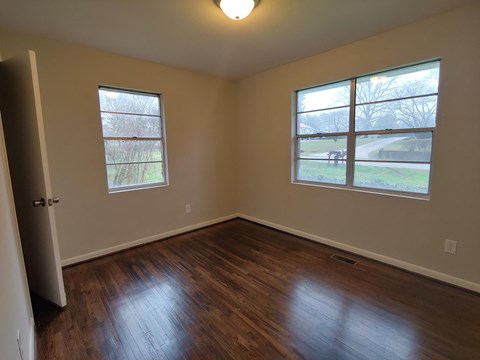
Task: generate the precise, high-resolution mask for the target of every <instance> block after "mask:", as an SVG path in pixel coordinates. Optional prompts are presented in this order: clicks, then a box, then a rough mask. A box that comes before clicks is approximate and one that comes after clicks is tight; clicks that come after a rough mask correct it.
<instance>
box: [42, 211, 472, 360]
mask: <svg viewBox="0 0 480 360" xmlns="http://www.w3.org/2000/svg"><path fill="white" fill-rule="evenodd" d="M333 253H337V254H340V255H343V256H347V257H350V258H353V259H355V260H357V261H358V263H357V265H347V264H344V263H342V262H339V261H337V260H333V259H331V258H330V256H331V255H332V254H333ZM64 277H65V285H66V292H67V300H68V307H67V308H66V310H64V311H60V312H57V313H55V314H53V316H52V314H50V316H49V317H46V318H47V319H48V320H47V321H45V322H44V323H41V324H40V326H39V328H38V329H37V355H38V359H46V360H55V359H62V360H63V359H68V360H70V359H82V360H83V359H112V360H121V359H138V360H143V359H242V360H243V359H369V360H371V359H389V360H393V359H472V360H473V359H480V295H478V294H474V293H471V292H468V291H464V290H461V289H458V288H454V287H451V286H447V285H445V284H441V283H438V282H435V281H432V280H429V279H426V278H423V277H419V276H416V275H413V274H410V273H407V272H404V271H401V270H398V269H395V268H392V267H389V266H386V265H382V264H379V263H377V262H374V261H370V260H367V259H364V258H361V257H357V256H354V255H351V254H346V253H344V252H342V251H337V250H335V249H332V248H329V247H326V246H323V245H320V244H316V243H313V242H309V241H307V240H303V239H300V238H298V237H295V236H291V235H288V234H285V233H282V232H278V231H276V230H272V229H269V228H266V227H263V226H260V225H256V224H253V223H250V222H247V221H244V220H240V219H236V220H232V221H229V222H226V223H222V224H218V225H215V226H212V227H209V228H205V229H202V230H198V231H195V232H191V233H188V234H184V235H181V236H176V237H173V238H170V239H167V240H164V241H159V242H156V243H153V244H149V245H146V246H143V247H139V248H135V249H132V250H128V251H125V252H122V253H118V254H115V255H112V256H108V257H105V258H101V259H97V260H94V261H91V262H88V263H84V264H80V265H77V266H73V267H70V268H67V269H65V270H64Z"/></svg>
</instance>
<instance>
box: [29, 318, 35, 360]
mask: <svg viewBox="0 0 480 360" xmlns="http://www.w3.org/2000/svg"><path fill="white" fill-rule="evenodd" d="M29 333H30V334H29V339H28V351H29V354H28V360H35V359H36V352H37V351H36V350H37V349H36V344H35V322H34V320H33V317H32V318H30V329H29Z"/></svg>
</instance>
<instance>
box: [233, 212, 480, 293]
mask: <svg viewBox="0 0 480 360" xmlns="http://www.w3.org/2000/svg"><path fill="white" fill-rule="evenodd" d="M238 217H240V218H242V219H245V220H249V221H252V222H255V223H258V224H261V225H265V226H268V227H271V228H274V229H277V230H281V231H284V232H286V233H289V234H292V235H297V236H300V237H303V238H306V239H308V240H312V241H315V242H318V243H321V244H325V245H329V246H332V247H334V248H337V249H341V250H345V251H348V252H351V253H354V254H357V255H361V256H364V257H366V258H369V259H373V260H376V261H379V262H381V263H384V264H388V265H392V266H395V267H398V268H401V269H404V270H408V271H411V272H414V273H417V274H420V275H423V276H426V277H429V278H432V279H436V280H440V281H443V282H445V283H449V284H452V285H455V286H459V287H462V288H465V289H468V290H472V291H475V292H477V293H480V284H477V283H474V282H471V281H468V280H464V279H460V278H457V277H455V276H451V275H448V274H444V273H441V272H438V271H435V270H432V269H428V268H424V267H422V266H418V265H414V264H411V263H408V262H405V261H402V260H398V259H395V258H391V257H388V256H384V255H381V254H377V253H374V252H371V251H368V250H364V249H360V248H357V247H354V246H350V245H346V244H343V243H340V242H337V241H334V240H330V239H326V238H324V237H321V236H317V235H313V234H310V233H306V232H303V231H300V230H296V229H292V228H289V227H286V226H283V225H279V224H276V223H273V222H270V221H266V220H262V219H258V218H255V217H253V216H249V215H245V214H238Z"/></svg>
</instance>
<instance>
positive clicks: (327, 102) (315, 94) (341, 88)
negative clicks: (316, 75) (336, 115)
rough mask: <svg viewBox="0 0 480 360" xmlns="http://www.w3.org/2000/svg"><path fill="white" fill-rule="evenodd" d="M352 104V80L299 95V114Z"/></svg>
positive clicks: (303, 91) (309, 90) (301, 92)
mask: <svg viewBox="0 0 480 360" xmlns="http://www.w3.org/2000/svg"><path fill="white" fill-rule="evenodd" d="M348 104H350V80H348V81H342V82H339V83H335V84H329V85H323V86H319V87H316V88H312V89H305V90H301V91H299V92H298V93H297V112H303V111H311V110H322V109H328V108H332V107H337V106H345V105H348Z"/></svg>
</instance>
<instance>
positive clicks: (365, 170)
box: [298, 160, 429, 194]
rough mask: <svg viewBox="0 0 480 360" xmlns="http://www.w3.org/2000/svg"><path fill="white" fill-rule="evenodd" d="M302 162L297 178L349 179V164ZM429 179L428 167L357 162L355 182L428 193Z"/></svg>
mask: <svg viewBox="0 0 480 360" xmlns="http://www.w3.org/2000/svg"><path fill="white" fill-rule="evenodd" d="M299 166H300V168H299V172H298V180H303V181H313V182H323V183H332V184H343V185H344V184H345V183H346V180H345V178H346V164H341V163H339V164H338V166H337V167H335V165H334V163H333V162H330V164H329V163H328V162H326V161H315V160H314V161H311V160H301V161H300V163H299ZM428 180H429V170H423V169H402V168H387V167H374V166H365V165H357V166H355V179H354V185H355V186H362V187H369V188H376V189H385V190H395V191H407V192H416V193H422V194H426V193H427V192H428Z"/></svg>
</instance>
